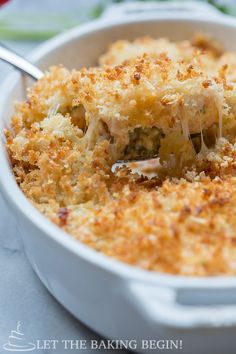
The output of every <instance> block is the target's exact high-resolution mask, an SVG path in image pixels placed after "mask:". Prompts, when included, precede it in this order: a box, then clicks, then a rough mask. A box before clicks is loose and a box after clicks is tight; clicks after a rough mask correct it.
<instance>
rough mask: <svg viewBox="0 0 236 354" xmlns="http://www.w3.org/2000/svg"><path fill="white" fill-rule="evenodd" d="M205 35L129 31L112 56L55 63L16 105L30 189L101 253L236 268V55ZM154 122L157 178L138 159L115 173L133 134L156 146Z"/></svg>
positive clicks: (185, 268) (21, 171) (11, 142)
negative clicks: (140, 35) (131, 37)
mask: <svg viewBox="0 0 236 354" xmlns="http://www.w3.org/2000/svg"><path fill="white" fill-rule="evenodd" d="M195 41H196V43H198V44H196V43H195V44H194V43H193V44H191V43H190V42H187V41H185V42H182V43H178V44H176V43H171V42H169V41H168V40H164V39H162V40H154V39H150V38H144V39H137V40H136V41H134V42H133V43H128V42H125V43H124V42H118V43H116V44H114V45H113V46H112V47H111V49H110V51H109V52H108V53H106V54H105V55H104V56H103V57H102V58H101V59H100V64H102V65H105V64H106V65H108V64H109V65H110V66H105V67H102V68H101V67H100V68H90V69H82V70H80V71H75V70H74V71H71V72H70V71H68V70H67V69H65V68H64V67H62V66H61V67H53V68H51V69H50V71H49V72H48V73H47V74H46V75H45V76H44V77H43V78H42V79H41V80H39V82H37V83H36V84H35V85H34V87H33V88H32V89H30V90H29V92H28V99H27V101H25V102H21V103H17V104H16V112H15V114H14V116H13V118H12V128H11V130H8V131H6V137H7V148H8V151H9V155H10V157H11V160H12V166H13V171H14V173H15V176H16V180H17V182H18V183H19V186H20V188H21V189H22V190H23V192H24V193H25V195H26V196H27V197H28V198H29V200H31V201H32V203H33V204H34V205H35V206H36V207H37V208H38V209H39V210H40V211H41V212H42V213H43V214H44V215H45V216H46V217H48V218H50V219H51V220H52V221H53V222H54V223H56V224H57V225H58V226H59V227H61V228H63V229H64V230H66V231H67V232H68V233H69V234H71V235H73V236H74V237H75V238H76V239H78V240H80V241H81V242H83V243H85V244H87V245H88V246H90V247H93V248H94V249H96V250H97V251H98V252H103V253H105V254H106V255H108V256H111V257H114V258H116V259H118V260H120V261H122V262H126V263H128V264H132V265H135V266H138V267H142V268H145V269H148V270H152V271H159V272H167V273H172V274H186V275H201V276H206V275H220V274H226V275H231V274H236V216H235V215H236V188H235V189H234V187H235V186H236V173H235V172H236V146H235V145H234V143H235V131H236V125H235V122H236V119H235V118H236V95H235V73H234V72H235V71H234V66H235V63H236V55H235V53H221V52H220V50H219V48H217V47H216V46H215V45H213V46H210V45H209V43H208V45H206V43H205V42H204V40H203V39H202V38H198V42H197V40H196V39H195ZM197 46H198V48H200V47H201V46H202V47H204V51H205V52H204V53H203V52H202V51H201V50H200V51H199V49H196V47H197ZM147 48H150V50H149V51H148V50H146V49H147ZM163 48H165V49H166V50H165V53H163V52H160V51H161V50H162V49H163ZM168 48H170V49H168ZM206 48H207V49H206ZM168 50H169V51H170V50H171V51H172V55H169V54H168ZM144 51H146V52H147V53H149V54H145V55H143V53H144ZM118 52H119V53H118ZM159 52H160V53H159ZM128 54H130V55H128ZM139 54H140V55H141V56H140V57H138V58H137V57H136V56H137V55H139ZM170 57H171V58H170ZM123 59H129V60H126V61H125V62H123V63H122V64H121V63H120V61H121V60H123ZM225 61H228V62H229V65H228V66H226V65H225ZM116 62H117V63H119V65H118V66H112V65H113V64H114V63H116ZM209 63H211V64H210V65H209ZM214 127H216V131H217V136H216V137H215V136H214V139H215V141H216V146H214V147H212V146H207V143H209V141H208V140H209V138H208V137H209V135H210V134H211V135H214V134H215V130H214V129H213V128H214ZM140 128H142V129H143V131H141V133H140V132H139V131H138V132H139V133H137V130H135V129H140ZM153 128H155V130H153ZM157 129H158V130H157ZM159 130H160V131H161V134H162V135H161V138H160V137H159V136H158V133H157V132H158V131H159ZM209 131H210V133H209ZM134 132H135V134H133V140H132V139H131V138H130V136H131V135H130V133H134ZM150 132H152V135H153V136H154V138H153V139H154V140H155V139H160V143H158V146H159V145H160V163H157V160H154V161H153V162H149V163H148V164H146V166H143V167H142V170H145V168H146V171H149V172H151V175H152V178H147V177H145V176H144V172H143V173H141V175H140V173H135V172H131V170H130V168H132V166H130V167H126V168H120V169H118V170H116V171H115V172H112V171H111V167H112V165H113V163H114V162H115V161H116V159H117V158H121V157H123V154H124V151H125V147H127V145H128V146H130V144H132V143H133V141H135V144H137V141H138V142H139V143H140V142H141V141H142V140H143V141H144V142H145V144H144V145H145V146H147V149H149V145H150V146H151V147H150V149H153V142H152V141H150V144H147V142H146V141H145V134H147V139H148V138H150V139H151V133H150ZM144 133H145V134H144ZM222 136H224V138H223V137H222ZM190 137H191V139H190ZM138 139H139V140H138ZM194 139H199V141H200V150H199V151H195V149H196V148H195V146H196V143H195V142H194ZM204 139H205V142H204ZM194 144H195V145H194ZM208 145H209V144H208ZM173 157H174V158H175V161H174V163H173ZM176 161H178V163H177V162H176ZM176 164H177V165H176ZM160 165H161V169H160ZM136 167H137V166H136ZM177 167H178V171H177V170H176V169H177ZM133 170H134V169H133ZM172 172H173V173H172Z"/></svg>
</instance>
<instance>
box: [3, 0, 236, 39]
mask: <svg viewBox="0 0 236 354" xmlns="http://www.w3.org/2000/svg"><path fill="white" fill-rule="evenodd" d="M140 1H142V2H145V0H140ZM154 1H155V0H154ZM156 1H162V2H163V1H164V0H156ZM180 1H181V0H180ZM184 1H188V0H182V2H184ZM199 1H201V0H199ZM202 1H204V0H202ZM205 1H206V2H208V3H210V4H212V5H214V6H215V7H217V8H218V9H219V10H220V11H222V12H224V13H228V14H231V15H236V1H233V0H205ZM121 2H126V0H123V1H122V0H113V1H112V0H87V1H85V0H66V1H63V0H40V1H38V0H0V40H10V41H27V42H28V41H29V42H32V41H33V42H40V41H43V40H46V39H48V38H50V37H52V36H54V35H56V34H58V33H59V32H63V31H65V30H67V29H69V28H71V27H73V26H76V25H78V24H81V23H83V22H85V21H87V20H91V19H94V18H97V17H99V16H100V15H101V14H102V12H103V11H104V9H106V7H107V6H108V5H109V4H111V3H121Z"/></svg>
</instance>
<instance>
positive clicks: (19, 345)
mask: <svg viewBox="0 0 236 354" xmlns="http://www.w3.org/2000/svg"><path fill="white" fill-rule="evenodd" d="M20 327H21V323H20V321H18V322H17V326H16V330H13V331H11V334H10V335H9V337H8V342H7V343H5V344H4V345H3V349H5V350H8V351H11V352H30V351H32V350H34V349H35V344H33V343H30V342H27V340H26V339H25V338H24V337H25V335H24V333H22V332H21V331H20Z"/></svg>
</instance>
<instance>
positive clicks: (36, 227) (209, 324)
mask: <svg viewBox="0 0 236 354" xmlns="http://www.w3.org/2000/svg"><path fill="white" fill-rule="evenodd" d="M146 6H147V5H146V4H145V5H144V4H139V5H137V4H126V5H116V7H113V8H112V9H110V10H108V11H107V12H106V14H105V15H104V16H103V17H102V18H101V19H100V20H97V21H94V22H91V23H88V24H86V25H83V26H80V27H77V28H74V29H73V30H71V31H69V32H67V33H65V34H62V35H60V36H58V37H56V38H54V39H52V40H50V41H48V42H47V43H45V44H44V45H42V46H41V47H40V48H38V49H37V50H36V51H35V52H34V53H33V54H32V55H31V56H30V59H31V60H32V61H33V62H35V63H37V65H39V66H40V67H41V68H42V69H46V68H48V67H49V66H50V65H52V64H58V63H62V64H64V65H65V66H66V67H68V68H73V67H76V68H79V67H81V66H84V65H86V66H90V65H94V64H95V63H96V59H97V58H98V56H99V55H100V54H101V53H103V52H104V51H105V49H106V48H107V45H108V44H109V43H110V42H112V41H114V40H116V39H121V38H122V39H125V38H127V39H132V38H135V37H138V36H143V35H151V36H153V37H162V36H164V37H168V38H170V39H172V40H181V39H186V38H189V37H191V36H192V35H193V34H194V33H195V32H196V31H201V32H205V33H208V34H211V35H213V36H214V37H215V38H217V39H218V40H220V41H221V42H223V44H224V46H225V47H226V48H227V49H232V50H236V42H235V34H236V20H235V19H233V18H230V17H226V16H224V15H221V14H219V13H218V12H217V11H216V10H214V9H213V8H211V7H210V6H209V5H204V4H199V3H187V4H185V5H184V8H185V10H183V8H182V7H183V5H182V4H181V5H179V3H173V4H172V5H166V4H161V5H158V4H149V5H148V7H146ZM169 6H170V7H171V9H172V11H168V12H167V11H165V9H166V7H169ZM160 7H161V10H160ZM180 8H182V11H179V10H180ZM141 10H142V11H141ZM144 10H145V11H144ZM25 92H26V83H25V81H24V80H23V79H22V78H21V76H20V74H18V73H17V72H14V73H11V75H10V76H9V77H8V78H7V80H6V81H5V82H4V84H3V86H2V90H1V92H0V117H1V120H0V130H1V141H0V166H1V173H0V185H1V191H2V194H3V196H4V198H5V201H6V203H7V205H8V206H9V208H10V210H11V212H12V213H14V215H15V217H16V219H17V223H18V225H19V230H20V233H21V235H22V238H23V241H24V245H25V251H26V254H27V256H28V258H29V260H30V262H31V264H32V267H33V268H34V270H35V271H36V273H37V274H38V276H39V278H40V279H41V280H42V282H43V283H44V284H45V286H46V287H47V288H48V290H49V291H50V292H51V293H52V294H53V295H54V296H55V298H56V299H57V300H58V301H59V302H60V303H62V304H63V305H64V306H65V307H66V308H67V309H68V310H69V311H70V312H71V313H72V314H73V315H74V316H76V317H77V318H78V319H80V320H81V321H83V322H84V323H85V324H86V325H87V326H89V327H90V328H92V329H94V330H95V331H97V332H99V333H100V334H102V335H103V336H106V337H109V338H115V339H137V341H138V343H140V340H141V339H157V340H158V339H174V340H182V344H183V346H180V348H179V349H178V350H175V351H174V352H175V353H185V354H190V353H191V354H199V353H201V354H204V353H207V354H211V353H212V354H217V353H218V354H222V353H223V352H225V353H227V354H231V353H232V354H233V353H235V352H236V340H235V333H236V277H207V278H199V277H184V276H171V275H165V274H158V273H151V272H147V271H144V270H140V269H137V268H134V267H130V266H128V265H125V264H121V263H119V262H117V261H115V260H113V259H110V258H108V257H106V256H103V255H102V254H98V253H97V252H96V251H94V250H92V249H90V248H88V247H86V246H84V245H83V244H81V243H80V242H78V241H75V240H74V239H73V238H72V237H70V236H68V235H67V234H66V233H64V232H63V231H62V230H60V229H59V228H58V227H56V226H55V225H53V224H52V223H51V222H50V221H48V220H47V219H45V218H44V217H43V216H42V215H41V214H40V213H39V212H38V211H37V210H36V209H35V208H34V207H33V206H32V205H31V204H30V203H29V201H28V200H27V199H26V198H25V196H24V195H23V193H22V192H21V190H20V189H19V188H18V186H17V184H16V182H15V179H14V176H13V175H12V172H11V167H10V165H9V162H8V158H7V154H6V151H5V147H4V135H3V128H4V127H5V126H9V121H10V117H11V115H12V112H13V102H14V101H15V100H21V99H23V98H24V97H25ZM137 349H138V351H143V352H147V350H144V349H142V348H140V347H138V348H137Z"/></svg>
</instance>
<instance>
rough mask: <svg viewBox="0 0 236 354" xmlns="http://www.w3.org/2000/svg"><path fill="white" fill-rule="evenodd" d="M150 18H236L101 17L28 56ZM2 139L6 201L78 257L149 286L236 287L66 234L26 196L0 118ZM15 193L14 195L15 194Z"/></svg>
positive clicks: (235, 280)
mask: <svg viewBox="0 0 236 354" xmlns="http://www.w3.org/2000/svg"><path fill="white" fill-rule="evenodd" d="M199 16H200V17H199ZM151 20H157V21H170V22H171V21H173V20H177V21H186V22H190V21H191V22H192V21H196V22H199V21H200V22H205V23H215V24H216V23H217V24H219V23H220V24H222V25H225V26H228V27H232V26H233V27H235V28H236V20H235V19H234V18H232V17H230V16H229V17H226V16H222V15H220V16H219V15H217V16H214V17H212V18H208V17H207V15H202V14H200V15H199V14H191V15H190V14H180V13H178V14H175V13H171V14H166V15H164V14H161V16H160V17H158V16H157V14H149V15H146V16H145V17H144V16H143V15H139V16H135V18H132V17H126V18H123V19H122V18H117V19H112V20H111V19H110V20H109V19H105V18H101V19H98V20H95V21H91V22H89V23H86V24H84V25H80V26H77V27H75V28H73V29H71V30H69V31H67V32H66V33H63V34H60V35H58V36H56V37H54V38H52V39H50V40H48V41H46V42H45V43H43V44H42V45H40V46H39V47H37V49H35V50H34V51H33V52H32V53H31V54H30V55H29V56H28V59H30V60H31V61H32V62H38V61H39V60H40V59H43V58H44V57H45V56H46V55H49V54H50V52H53V50H55V49H56V48H58V47H60V46H63V45H64V44H65V43H66V42H68V41H71V40H73V39H76V38H78V37H80V36H83V35H85V34H89V33H91V32H94V31H95V30H100V29H106V28H111V27H113V26H114V27H115V26H117V25H122V24H129V23H140V22H141V23H142V22H149V21H151ZM19 80H20V74H19V73H17V72H12V73H10V74H9V75H8V76H7V77H6V79H5V80H4V81H3V83H2V85H4V86H5V87H6V88H7V89H5V90H4V92H3V93H1V94H0V116H3V111H4V107H5V105H6V102H7V99H8V98H9V96H10V95H11V93H12V92H13V90H14V87H15V86H16V85H17V83H18V82H19ZM0 128H1V139H0V163H1V173H0V186H1V191H2V194H3V196H4V199H5V200H6V202H7V204H9V203H10V204H11V206H13V208H14V212H16V213H17V212H20V213H21V216H22V217H24V218H26V219H27V222H30V223H32V224H34V226H35V227H37V228H38V229H39V230H40V232H43V233H44V234H45V235H46V237H50V238H51V239H52V240H53V241H55V242H56V243H58V244H59V245H60V246H62V247H64V248H65V249H67V250H68V251H69V252H72V253H73V254H75V255H76V256H77V257H78V256H79V257H81V258H83V260H85V261H88V262H90V263H92V264H93V265H94V266H96V267H99V268H102V269H103V270H105V271H106V272H109V273H112V274H114V275H116V276H119V277H120V278H123V279H129V280H132V281H138V282H142V283H148V284H149V285H155V286H165V287H171V288H188V289H192V288H194V289H197V288H200V289H208V290H209V288H210V289H216V288H221V289H222V288H228V287H230V288H236V276H223V275H222V276H204V277H201V276H185V275H178V274H176V275H174V274H173V275H172V274H167V273H159V272H152V271H148V270H145V269H141V268H138V267H136V266H133V265H129V264H125V263H122V262H121V261H118V260H116V259H114V258H112V257H109V256H106V255H105V254H102V253H98V252H97V251H95V250H94V249H92V248H90V247H89V246H86V245H84V244H83V243H82V242H80V241H79V240H76V239H74V238H73V237H72V236H71V235H70V234H69V233H66V232H65V231H63V230H62V229H61V228H59V227H58V226H56V225H55V224H53V223H52V222H51V221H50V220H49V219H47V218H46V216H44V215H43V214H41V213H40V212H39V211H38V210H37V209H36V208H35V207H34V206H33V205H32V204H31V203H30V201H29V200H28V199H27V198H26V196H25V195H24V193H23V192H22V191H21V189H20V188H19V187H18V185H17V183H16V180H15V177H14V175H13V174H12V169H11V166H10V165H9V162H8V156H7V151H6V148H5V139H4V134H3V129H4V123H3V119H1V120H0ZM13 196H14V197H13ZM32 237H35V236H32Z"/></svg>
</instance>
